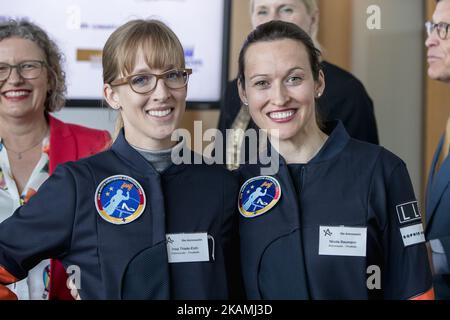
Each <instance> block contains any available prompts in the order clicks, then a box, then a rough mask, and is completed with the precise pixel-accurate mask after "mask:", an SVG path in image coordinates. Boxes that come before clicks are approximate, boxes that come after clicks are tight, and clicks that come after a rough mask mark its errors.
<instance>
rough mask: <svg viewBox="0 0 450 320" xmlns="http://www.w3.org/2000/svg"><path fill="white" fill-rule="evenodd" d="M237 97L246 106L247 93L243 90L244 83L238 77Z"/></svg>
mask: <svg viewBox="0 0 450 320" xmlns="http://www.w3.org/2000/svg"><path fill="white" fill-rule="evenodd" d="M237 86H238V91H239V97H240V98H241V101H242V103H243V104H244V105H246V106H248V100H247V93H246V92H245V88H244V84H243V83H242V82H241V80H240V79H238V82H237Z"/></svg>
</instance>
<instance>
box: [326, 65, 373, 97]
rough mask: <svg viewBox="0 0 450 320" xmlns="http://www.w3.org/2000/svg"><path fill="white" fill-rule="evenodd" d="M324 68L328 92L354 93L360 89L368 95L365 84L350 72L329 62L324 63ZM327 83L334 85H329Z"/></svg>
mask: <svg viewBox="0 0 450 320" xmlns="http://www.w3.org/2000/svg"><path fill="white" fill-rule="evenodd" d="M322 68H323V73H324V74H325V86H326V90H328V91H336V90H339V91H340V92H342V91H347V90H351V91H352V92H354V90H355V89H356V90H358V89H359V90H361V91H364V93H365V94H367V93H366V89H365V88H364V85H363V83H362V82H361V81H360V80H359V79H358V78H356V77H355V76H354V75H353V74H351V73H350V72H348V71H346V70H344V69H342V68H340V67H338V66H337V65H334V64H332V63H329V62H327V61H323V62H322ZM327 83H329V84H331V83H333V84H332V85H327Z"/></svg>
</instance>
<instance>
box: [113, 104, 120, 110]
mask: <svg viewBox="0 0 450 320" xmlns="http://www.w3.org/2000/svg"><path fill="white" fill-rule="evenodd" d="M112 108H113V109H114V110H116V111H119V110H120V109H122V106H121V105H117V106H115V107H112Z"/></svg>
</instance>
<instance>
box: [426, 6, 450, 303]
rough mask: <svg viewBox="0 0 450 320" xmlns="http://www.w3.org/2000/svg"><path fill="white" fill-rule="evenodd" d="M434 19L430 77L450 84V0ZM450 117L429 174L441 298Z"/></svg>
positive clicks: (429, 216)
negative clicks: (449, 32)
mask: <svg viewBox="0 0 450 320" xmlns="http://www.w3.org/2000/svg"><path fill="white" fill-rule="evenodd" d="M436 2H437V5H436V9H435V11H434V14H433V17H432V21H428V22H427V23H426V24H425V26H426V29H427V34H428V38H427V40H426V42H425V45H426V47H427V49H428V53H427V60H428V76H429V77H430V78H431V79H433V80H438V81H441V82H443V83H446V84H450V39H449V34H448V31H449V30H448V29H449V24H450V0H437V1H436ZM442 116H443V117H445V118H447V117H449V116H450V112H448V113H447V114H443V115H442ZM449 146H450V118H449V119H448V120H447V126H446V130H445V132H444V134H443V136H442V137H441V139H440V141H439V144H438V146H437V149H436V152H435V154H434V158H433V161H432V164H431V168H430V171H429V176H428V186H427V193H426V223H427V226H426V237H427V239H428V240H429V242H428V249H429V255H430V261H431V265H432V271H433V280H434V288H435V292H436V298H437V299H450V267H449V263H448V261H449V260H448V254H449V252H450V188H449V184H450V159H449V158H448V153H449Z"/></svg>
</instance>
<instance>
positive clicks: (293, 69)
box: [249, 67, 305, 80]
mask: <svg viewBox="0 0 450 320" xmlns="http://www.w3.org/2000/svg"><path fill="white" fill-rule="evenodd" d="M295 70H301V71H305V69H303V68H302V67H293V68H291V69H289V70H288V71H287V72H286V74H290V73H291V72H293V71H295ZM264 76H267V74H263V73H261V74H255V75H254V76H252V77H250V78H249V80H252V79H254V78H256V77H264Z"/></svg>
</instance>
